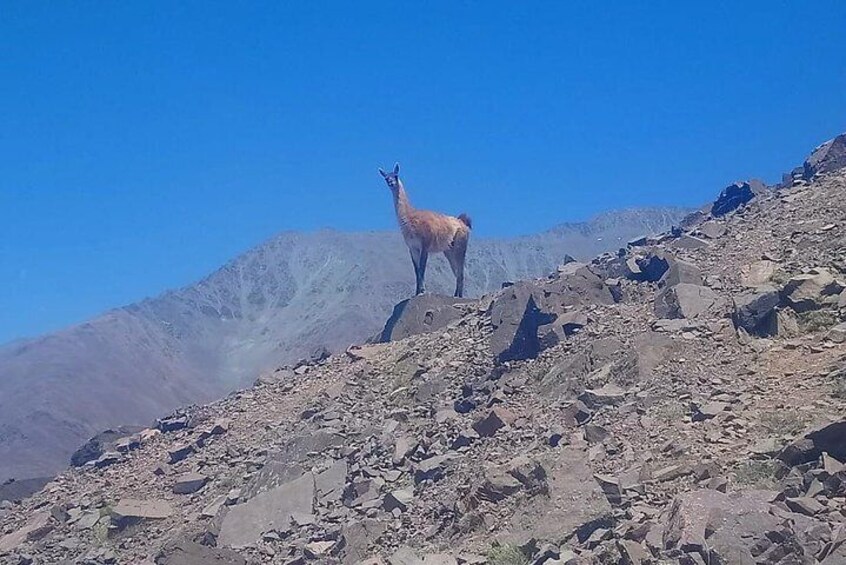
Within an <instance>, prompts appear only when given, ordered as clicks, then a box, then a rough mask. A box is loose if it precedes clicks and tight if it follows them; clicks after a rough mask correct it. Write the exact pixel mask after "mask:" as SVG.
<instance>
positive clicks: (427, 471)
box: [414, 455, 450, 483]
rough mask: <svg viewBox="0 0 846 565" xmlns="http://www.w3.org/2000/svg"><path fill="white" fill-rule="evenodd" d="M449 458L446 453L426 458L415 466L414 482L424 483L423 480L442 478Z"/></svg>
mask: <svg viewBox="0 0 846 565" xmlns="http://www.w3.org/2000/svg"><path fill="white" fill-rule="evenodd" d="M449 459H450V458H449V457H448V456H446V455H436V456H434V457H429V458H428V459H424V460H423V461H421V462H420V463H418V464H417V465H416V466H415V467H414V482H416V483H422V482H423V481H439V480H441V479H442V478H443V477H444V474H445V473H446V466H447V463H448V462H449Z"/></svg>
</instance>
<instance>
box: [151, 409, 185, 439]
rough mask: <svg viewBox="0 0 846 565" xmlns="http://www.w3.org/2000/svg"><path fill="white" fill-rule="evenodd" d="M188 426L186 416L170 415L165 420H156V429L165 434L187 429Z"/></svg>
mask: <svg viewBox="0 0 846 565" xmlns="http://www.w3.org/2000/svg"><path fill="white" fill-rule="evenodd" d="M189 424H190V419H189V418H188V415H187V414H182V413H176V414H171V415H170V416H168V417H167V418H162V419H160V420H157V421H156V429H158V430H159V431H161V432H162V433H165V434H166V433H169V432H175V431H178V430H182V429H184V428H187V427H188V425H189Z"/></svg>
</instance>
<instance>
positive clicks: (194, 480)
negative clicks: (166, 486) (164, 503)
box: [173, 473, 209, 494]
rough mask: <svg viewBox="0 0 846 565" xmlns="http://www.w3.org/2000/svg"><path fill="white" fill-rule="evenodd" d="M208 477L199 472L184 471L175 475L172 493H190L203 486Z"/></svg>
mask: <svg viewBox="0 0 846 565" xmlns="http://www.w3.org/2000/svg"><path fill="white" fill-rule="evenodd" d="M208 480H209V479H208V477H206V476H205V475H201V474H199V473H185V474H184V475H179V476H178V477H176V482H175V483H174V484H173V493H174V494H192V493H195V492H197V491H198V490H200V489H201V488H203V487H204V486H205V485H206V483H207V482H208Z"/></svg>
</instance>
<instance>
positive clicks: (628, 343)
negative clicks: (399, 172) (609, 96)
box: [0, 147, 846, 565]
mask: <svg viewBox="0 0 846 565" xmlns="http://www.w3.org/2000/svg"><path fill="white" fill-rule="evenodd" d="M826 155H834V156H835V157H836V156H837V155H839V154H838V153H837V152H836V151H834V152H833V151H831V148H830V147H829V148H828V149H827V150H826ZM809 162H810V161H809ZM813 167H817V169H816V170H814V169H813V168H812V169H811V171H810V174H809V172H808V171H805V169H804V168H803V172H802V175H800V176H797V177H796V178H795V179H794V180H793V181H792V182H791V183H789V184H790V185H789V186H781V187H778V188H777V189H766V190H755V191H752V192H753V196H752V198H746V197H745V196H743V195H744V194H747V192H746V190H745V189H744V188H743V184H744V183H739V184H738V185H732V186H734V187H735V188H731V187H730V188H729V189H727V190H726V191H724V192H723V193H722V195H721V199H722V202H720V199H718V201H717V204H718V206H717V212H718V213H717V214H715V213H714V210H709V211H708V212H707V213H702V214H700V215H698V216H697V217H695V218H692V219H690V220H689V221H687V222H685V223H684V224H683V226H682V227H680V228H676V229H673V230H671V231H670V232H668V233H665V234H661V235H658V236H655V237H644V238H638V239H637V240H633V241H631V242H630V244H629V245H628V246H627V247H626V248H625V249H622V250H620V252H618V253H609V254H605V255H601V256H599V257H597V258H596V259H594V260H593V261H591V262H589V263H579V262H576V261H571V262H568V263H566V264H564V265H562V266H561V267H559V269H558V271H557V272H555V273H553V274H552V275H550V276H549V277H547V278H544V279H538V280H531V281H520V282H516V283H515V284H508V285H506V286H505V288H503V289H502V290H501V291H499V292H495V293H492V294H488V295H486V296H483V297H482V298H480V299H478V300H471V301H454V300H452V299H446V298H442V297H437V296H424V297H421V298H417V299H412V301H410V302H409V303H408V304H406V305H405V306H404V307H402V308H399V309H398V311H395V315H394V316H393V317H392V321H391V322H390V324H389V325H388V326H387V327H386V328H385V331H383V332H382V334H381V336H380V337H382V338H384V339H383V340H377V341H380V343H370V344H366V345H361V346H355V347H351V348H350V349H349V350H347V351H346V352H345V353H344V354H341V355H335V356H321V358H320V359H319V360H315V361H309V362H302V363H298V364H295V365H292V366H290V367H289V368H285V369H281V370H279V371H275V372H272V373H267V374H264V375H262V376H261V377H260V378H259V379H258V380H257V382H256V383H255V385H254V386H252V387H250V388H246V389H243V390H240V391H237V392H235V393H233V394H231V395H230V396H228V397H227V398H226V399H224V400H221V401H219V402H216V403H212V404H209V405H205V406H193V407H188V408H186V409H185V410H183V411H181V412H179V413H176V414H173V415H172V416H170V417H168V418H164V419H162V420H160V421H159V422H158V424H157V426H156V427H155V428H150V429H144V430H141V431H139V432H137V433H135V434H132V435H129V436H127V437H125V438H123V439H122V440H116V441H114V442H107V443H106V444H104V445H105V447H104V449H101V450H100V451H101V452H102V453H100V454H99V455H98V456H97V458H96V459H91V460H89V461H88V462H86V463H85V464H83V466H81V467H79V468H75V469H71V470H68V471H66V472H65V473H63V474H61V475H60V476H58V477H57V478H56V479H54V480H53V481H52V482H51V483H49V484H48V485H47V486H46V487H45V488H44V489H43V490H42V491H41V492H40V493H38V494H36V495H34V496H33V497H31V498H29V499H27V500H25V501H23V502H22V503H20V504H8V503H6V504H4V505H3V506H2V507H0V508H2V509H0V516H2V518H0V556H4V557H2V559H4V560H5V562H8V563H12V564H14V565H20V564H29V563H66V564H71V563H82V564H90V565H97V564H106V563H147V564H151V563H155V564H158V565H163V564H169V565H175V564H199V563H209V564H219V565H223V564H245V563H256V564H257V563H281V564H294V563H296V564H306V563H345V564H354V563H369V564H374V565H375V564H378V563H388V564H390V565H411V564H414V565H419V564H424V563H430V564H434V563H438V564H440V563H444V564H460V563H461V564H463V563H469V564H482V563H491V564H492V565H505V564H515V565H517V564H520V565H523V564H530V563H531V564H532V565H542V564H545V565H558V564H559V563H567V564H659V563H660V564H679V565H706V564H714V563H719V564H732V565H733V564H746V563H749V564H783V565H787V564H796V563H800V564H805V563H807V564H819V563H821V564H823V565H834V564H840V563H846V526H844V523H846V511H844V507H846V466H844V463H846V325H844V323H843V320H844V319H846V292H844V288H846V284H844V282H843V281H844V277H846V245H844V243H846V241H845V240H844V238H846V231H844V230H846V198H844V197H846V170H845V169H843V168H834V169H833V170H832V168H831V166H830V162H829V161H826V159H825V158H824V157H823V158H821V159H819V160H817V161H815V162H814V164H813ZM826 167H828V168H826ZM750 188H751V187H750ZM738 194H739V195H741V197H740V198H737V195H738ZM727 200H730V201H731V203H727ZM726 208H730V209H726ZM385 340H387V341H385Z"/></svg>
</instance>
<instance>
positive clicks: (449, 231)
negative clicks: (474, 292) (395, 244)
mask: <svg viewBox="0 0 846 565" xmlns="http://www.w3.org/2000/svg"><path fill="white" fill-rule="evenodd" d="M379 173H380V174H381V175H382V178H384V179H385V182H387V183H388V188H390V189H391V193H392V194H393V196H394V208H395V210H396V213H397V220H398V221H399V226H400V230H402V237H403V239H404V240H405V244H406V245H407V246H408V250H409V251H410V252H411V262H412V263H414V275H415V277H416V278H417V291H416V294H417V295H420V294H423V293H424V292H426V289H425V283H424V280H425V278H426V263H427V261H428V260H429V254H430V253H443V254H444V255H445V256H446V258H447V261H449V266H450V267H451V268H452V272H453V274H454V275H455V295H454V296H456V297H459V298H460V297H462V296H464V259H465V257H466V255H467V243H468V242H469V241H470V230H471V229H472V227H473V222H472V221H471V219H470V216H468V215H467V214H461V215H459V216H458V217H454V216H447V215H446V214H439V213H437V212H430V211H429V210H417V209H415V208H414V207H413V206H412V205H411V202H409V200H408V194H407V193H406V191H405V187H404V186H403V184H402V181H401V180H400V178H399V163H397V164H396V165H394V170H393V171H391V172H389V173H386V172H385V171H383V170H382V169H379Z"/></svg>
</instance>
